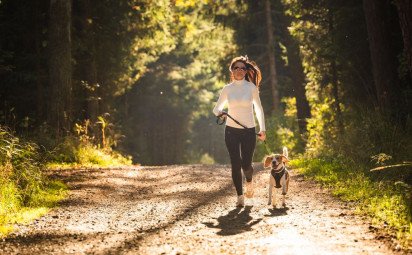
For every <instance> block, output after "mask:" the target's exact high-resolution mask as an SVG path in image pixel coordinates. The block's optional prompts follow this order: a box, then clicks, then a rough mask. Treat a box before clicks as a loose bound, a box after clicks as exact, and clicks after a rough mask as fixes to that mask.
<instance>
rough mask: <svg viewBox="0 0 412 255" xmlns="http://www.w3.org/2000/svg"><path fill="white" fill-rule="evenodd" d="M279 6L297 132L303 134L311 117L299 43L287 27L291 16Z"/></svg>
mask: <svg viewBox="0 0 412 255" xmlns="http://www.w3.org/2000/svg"><path fill="white" fill-rule="evenodd" d="M279 2H280V1H279ZM279 6H281V7H282V10H281V12H280V15H281V22H279V24H280V26H279V27H280V28H281V30H282V35H283V42H284V44H285V46H286V49H287V58H288V66H289V69H290V73H291V77H292V86H293V95H294V97H295V99H296V115H297V119H298V126H299V133H300V134H305V133H306V131H307V119H309V118H310V117H311V113H310V106H309V101H308V99H307V97H306V89H305V86H306V81H305V72H304V70H303V66H302V58H301V56H300V50H299V44H298V42H297V41H296V39H295V38H294V37H293V36H292V35H291V34H290V31H289V29H288V28H289V27H290V26H291V23H292V21H291V17H290V16H288V15H287V14H286V13H285V10H284V9H283V8H284V6H283V4H282V3H280V5H279Z"/></svg>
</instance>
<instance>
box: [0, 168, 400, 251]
mask: <svg viewBox="0 0 412 255" xmlns="http://www.w3.org/2000/svg"><path fill="white" fill-rule="evenodd" d="M256 168H259V167H256ZM260 168H261V167H260ZM268 174H269V173H268V171H266V170H260V171H256V173H255V181H256V183H255V184H256V185H255V187H256V189H255V199H254V201H253V205H250V201H249V202H248V201H247V202H246V207H244V208H236V207H235V195H234V194H235V191H234V187H233V185H232V180H231V177H230V169H229V166H223V165H213V166H205V165H174V166H162V167H134V168H133V167H132V168H123V169H116V170H113V169H112V170H66V171H61V172H59V173H58V176H57V177H58V178H61V179H63V180H65V181H66V182H67V183H68V185H69V187H70V190H71V191H70V195H69V197H68V198H67V200H65V201H63V202H62V203H61V206H60V207H59V208H56V209H54V210H53V211H52V212H51V213H49V214H48V215H45V216H44V217H42V218H41V219H39V220H36V221H35V222H33V223H31V224H29V225H25V226H17V227H16V231H15V233H14V234H12V235H11V236H10V237H9V238H7V239H5V240H3V241H0V252H1V253H2V254H306V255H307V254H373V255H377V254H395V252H394V251H393V250H391V249H390V248H389V246H388V245H387V244H385V243H384V241H382V240H378V239H379V238H376V236H375V234H374V233H373V230H372V228H370V227H369V225H368V224H367V223H366V222H365V219H362V218H360V217H358V216H355V215H354V214H353V211H352V208H351V206H350V205H349V204H344V203H340V202H337V201H336V200H335V199H333V198H332V197H331V196H330V195H328V194H327V192H326V191H325V190H322V189H321V188H319V187H318V186H317V185H315V184H314V183H312V182H309V181H305V180H304V179H303V176H301V175H297V174H296V173H293V171H292V180H291V183H290V190H289V194H288V197H287V207H286V208H285V209H283V208H282V209H281V208H280V206H278V209H273V208H271V207H270V206H268V205H266V202H267V186H268V184H267V182H268V178H269V177H268Z"/></svg>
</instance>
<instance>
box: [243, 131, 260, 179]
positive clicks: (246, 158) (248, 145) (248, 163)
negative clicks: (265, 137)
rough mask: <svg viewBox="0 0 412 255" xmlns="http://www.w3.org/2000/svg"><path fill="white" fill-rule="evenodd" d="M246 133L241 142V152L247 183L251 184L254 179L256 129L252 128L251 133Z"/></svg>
mask: <svg viewBox="0 0 412 255" xmlns="http://www.w3.org/2000/svg"><path fill="white" fill-rule="evenodd" d="M244 131H245V133H244V134H243V135H242V139H241V142H240V150H241V156H242V161H241V162H242V169H243V173H244V174H245V177H246V181H247V182H251V181H252V177H253V166H252V160H253V154H254V152H255V147H256V135H255V129H254V128H251V129H249V131H247V130H244Z"/></svg>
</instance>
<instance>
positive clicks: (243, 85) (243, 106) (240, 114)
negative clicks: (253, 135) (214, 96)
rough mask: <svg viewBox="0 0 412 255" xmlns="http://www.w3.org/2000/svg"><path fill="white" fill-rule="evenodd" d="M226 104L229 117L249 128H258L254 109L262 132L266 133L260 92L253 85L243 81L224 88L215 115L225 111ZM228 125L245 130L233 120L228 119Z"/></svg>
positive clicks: (215, 108)
mask: <svg viewBox="0 0 412 255" xmlns="http://www.w3.org/2000/svg"><path fill="white" fill-rule="evenodd" d="M226 102H227V103H228V113H229V115H230V116H232V117H233V118H234V119H235V120H237V121H239V122H240V123H241V124H243V125H245V126H246V127H248V128H253V127H255V126H256V124H255V118H254V115H253V108H254V109H255V112H256V117H257V120H258V123H259V127H260V131H261V132H262V131H266V128H265V116H264V113H263V108H262V104H261V102H260V98H259V91H258V89H257V87H256V86H255V85H254V84H253V83H251V82H248V81H246V80H245V79H243V80H240V81H239V80H234V81H233V82H232V83H230V84H228V85H226V86H224V87H223V89H222V91H221V92H220V96H219V99H218V100H217V102H216V105H215V107H214V108H213V113H214V114H215V115H216V116H218V115H219V111H222V110H223V107H224V106H225V104H226ZM253 106H254V107H253ZM226 125H227V126H230V127H234V128H243V127H242V126H240V125H238V124H236V122H234V121H233V120H232V119H231V118H227V120H226Z"/></svg>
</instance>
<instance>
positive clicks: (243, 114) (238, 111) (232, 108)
mask: <svg viewBox="0 0 412 255" xmlns="http://www.w3.org/2000/svg"><path fill="white" fill-rule="evenodd" d="M229 70H230V74H231V75H230V77H231V83H229V84H228V85H226V86H224V87H223V89H222V91H221V92H220V96H219V99H218V101H217V102H216V106H215V107H214V109H213V113H214V114H215V115H216V116H223V117H226V116H225V115H224V114H225V113H224V112H223V108H224V106H225V104H226V103H227V104H228V114H229V115H230V116H231V117H233V118H234V119H235V120H237V121H238V122H239V123H240V124H242V125H243V126H245V127H246V128H244V127H242V126H241V125H239V124H237V123H236V122H235V121H233V120H232V119H231V118H226V120H227V121H226V127H225V143H226V147H227V150H228V152H229V156H230V163H231V165H232V180H233V184H234V185H235V188H236V193H237V203H236V205H237V206H244V205H245V199H244V196H243V185H242V172H241V171H242V169H243V173H244V175H245V177H246V192H245V197H247V198H252V197H253V166H252V158H253V153H254V151H255V147H256V134H255V127H256V124H255V118H254V113H253V109H254V111H255V113H256V117H257V120H258V123H259V128H260V132H259V136H258V138H259V139H260V140H262V141H264V140H265V139H266V133H265V117H264V113H263V108H262V104H261V102H260V98H259V84H260V81H261V80H262V76H261V73H260V69H259V68H258V66H257V65H256V63H255V62H253V61H250V60H249V59H248V58H247V56H245V57H243V56H241V57H236V58H234V59H233V60H232V61H231V63H230V66H229Z"/></svg>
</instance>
